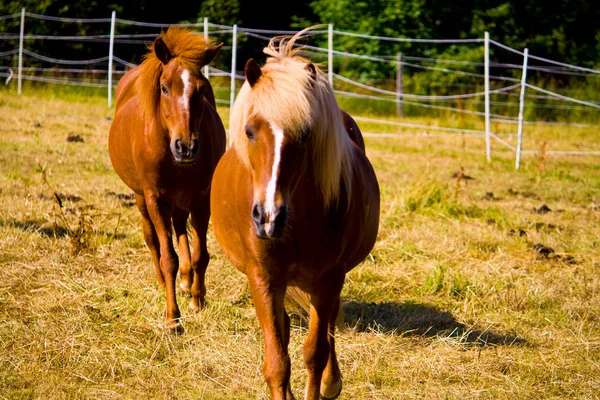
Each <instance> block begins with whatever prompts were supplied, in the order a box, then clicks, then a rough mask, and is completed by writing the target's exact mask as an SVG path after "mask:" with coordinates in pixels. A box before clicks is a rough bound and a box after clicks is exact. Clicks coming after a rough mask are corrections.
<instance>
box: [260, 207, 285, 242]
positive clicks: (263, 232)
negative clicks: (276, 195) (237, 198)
mask: <svg viewBox="0 0 600 400" xmlns="http://www.w3.org/2000/svg"><path fill="white" fill-rule="evenodd" d="M289 216H290V208H289V207H288V206H287V205H283V206H280V207H277V208H275V211H274V212H267V211H265V208H264V206H263V205H262V204H260V203H255V204H254V206H253V207H252V221H253V222H254V233H256V236H257V237H259V238H261V239H279V238H281V237H282V236H283V232H284V230H285V226H286V224H287V221H288V218H289Z"/></svg>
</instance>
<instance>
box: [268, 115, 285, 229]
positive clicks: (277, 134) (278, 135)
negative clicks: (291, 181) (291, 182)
mask: <svg viewBox="0 0 600 400" xmlns="http://www.w3.org/2000/svg"><path fill="white" fill-rule="evenodd" d="M271 132H273V136H274V138H275V147H274V149H273V151H274V153H275V154H274V155H273V168H272V169H271V179H270V180H269V184H268V185H267V194H266V197H267V198H266V199H265V214H267V216H270V217H271V218H272V217H273V216H274V215H275V189H277V177H278V176H279V164H280V163H281V145H282V143H283V130H282V129H281V128H279V127H278V126H275V125H273V124H271ZM271 218H268V217H267V221H266V223H265V228H266V229H267V230H268V229H269V227H270V225H271V223H273V222H275V221H273V220H271Z"/></svg>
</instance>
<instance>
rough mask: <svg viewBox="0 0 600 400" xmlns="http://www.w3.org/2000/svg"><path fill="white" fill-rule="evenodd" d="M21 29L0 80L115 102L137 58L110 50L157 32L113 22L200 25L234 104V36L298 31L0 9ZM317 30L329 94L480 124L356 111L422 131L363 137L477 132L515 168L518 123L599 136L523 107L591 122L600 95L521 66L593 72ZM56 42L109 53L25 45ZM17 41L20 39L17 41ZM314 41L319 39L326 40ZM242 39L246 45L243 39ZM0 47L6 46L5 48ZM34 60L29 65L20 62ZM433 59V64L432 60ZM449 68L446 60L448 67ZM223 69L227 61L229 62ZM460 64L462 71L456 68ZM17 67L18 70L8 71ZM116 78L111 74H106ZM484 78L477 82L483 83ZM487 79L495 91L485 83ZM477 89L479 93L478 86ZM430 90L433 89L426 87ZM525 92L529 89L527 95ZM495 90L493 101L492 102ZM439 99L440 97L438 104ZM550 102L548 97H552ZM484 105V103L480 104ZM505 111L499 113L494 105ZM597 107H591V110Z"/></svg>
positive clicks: (594, 128)
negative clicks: (122, 30) (418, 77)
mask: <svg viewBox="0 0 600 400" xmlns="http://www.w3.org/2000/svg"><path fill="white" fill-rule="evenodd" d="M19 18H20V24H19V27H20V31H19V33H10V32H0V40H2V41H5V43H15V48H14V49H10V50H7V51H3V52H0V77H3V78H5V83H6V84H10V82H12V81H13V80H15V79H16V80H17V85H18V90H17V91H18V93H19V94H21V93H22V81H23V80H28V81H38V82H46V83H53V84H63V85H73V86H84V87H99V88H106V89H107V103H108V106H109V107H111V106H112V98H113V91H114V88H115V87H116V84H117V81H118V78H119V77H120V76H122V75H124V74H125V73H126V72H127V70H129V69H131V68H133V67H135V66H136V63H132V62H129V61H126V59H127V58H128V57H127V55H125V54H120V55H121V57H119V56H117V55H115V44H118V45H125V46H127V45H144V46H146V45H148V43H151V41H152V40H153V39H154V38H155V37H156V36H157V34H158V32H154V31H153V32H152V33H135V34H116V33H115V30H116V29H115V28H116V27H117V26H119V25H122V26H130V27H131V26H133V27H144V28H151V29H161V28H167V27H170V26H174V25H176V26H181V27H189V28H193V29H196V30H198V31H201V32H202V33H203V34H204V36H205V37H211V38H212V37H219V38H221V37H224V35H230V38H231V46H224V47H223V48H222V51H221V52H224V51H225V52H226V51H229V52H230V60H229V65H228V67H229V68H228V70H225V69H218V68H215V67H213V66H210V67H209V66H207V67H206V68H205V69H204V74H205V75H206V77H207V78H209V79H210V78H211V77H220V78H227V79H228V80H229V83H230V85H229V88H228V90H229V96H228V97H229V100H226V99H223V98H218V99H217V102H218V103H219V104H224V105H231V104H232V103H233V102H234V101H235V96H236V93H237V90H238V89H239V88H238V85H237V81H243V80H244V79H245V78H244V76H243V74H241V73H240V71H238V68H237V53H238V50H239V48H238V38H242V37H245V38H253V39H257V40H260V41H262V43H263V44H264V42H265V41H268V40H270V39H271V38H272V37H274V36H277V35H287V34H293V33H296V32H297V31H275V30H263V29H251V28H244V27H239V26H237V25H234V26H225V25H219V24H213V23H210V22H209V20H208V18H204V20H203V22H201V23H188V24H163V23H150V22H139V21H131V20H124V19H120V18H117V17H116V13H115V12H113V13H112V14H111V17H110V18H63V17H54V16H46V15H40V14H33V13H29V12H26V11H25V9H23V10H22V11H21V13H18V14H11V15H5V16H0V21H3V20H10V19H19ZM29 20H33V21H36V20H47V21H57V22H61V23H67V24H68V23H77V24H105V25H106V27H107V29H106V31H107V33H106V34H95V35H37V34H28V33H26V30H25V27H26V21H29ZM322 27H323V28H327V29H321V30H319V29H318V28H317V29H315V30H312V31H310V32H308V34H309V35H311V36H318V35H321V36H323V35H326V37H327V40H326V42H327V47H318V46H312V45H304V51H305V52H306V53H307V54H308V55H309V56H310V57H311V58H314V59H319V60H321V61H322V62H320V64H321V65H326V69H327V75H328V78H329V81H330V83H331V84H332V86H333V87H334V91H335V93H336V96H338V98H339V99H347V100H349V101H350V100H352V99H359V100H360V101H366V102H370V103H390V104H391V105H393V106H394V107H395V109H396V114H397V116H399V117H402V116H403V114H404V111H403V110H404V109H405V107H412V108H414V109H423V110H436V111H439V112H446V113H449V114H451V115H457V116H459V118H464V116H469V117H472V118H475V120H476V121H479V123H481V122H483V128H482V129H472V128H466V127H451V126H432V125H424V124H418V123H410V122H404V121H398V120H397V119H396V120H389V119H378V118H366V117H360V116H357V117H356V119H357V120H358V121H363V122H366V123H369V126H381V127H390V126H393V127H399V128H402V130H404V129H412V130H417V131H426V132H427V133H426V134H423V133H416V134H413V133H406V132H404V131H403V132H401V133H389V132H365V133H364V134H365V136H372V137H400V136H407V135H410V136H417V137H433V136H437V135H439V134H432V133H431V131H433V132H444V133H442V134H441V135H444V136H448V135H461V136H479V137H483V138H485V145H486V158H487V160H488V161H491V160H492V158H491V143H492V140H494V141H496V142H497V143H499V144H500V145H502V146H504V147H505V148H507V149H509V150H510V151H513V152H514V153H515V168H516V169H519V166H520V161H521V155H522V154H524V153H534V152H535V150H532V149H523V148H522V146H523V127H524V126H525V125H529V126H531V125H548V126H568V127H573V128H580V129H588V130H590V132H591V133H590V134H591V135H597V134H598V132H599V130H598V128H600V125H595V124H586V123H573V122H558V121H545V120H526V119H525V112H524V110H525V105H526V104H527V105H528V106H529V107H532V108H534V109H546V110H561V111H564V112H575V111H577V112H586V113H592V115H593V116H594V117H593V118H592V119H597V117H598V114H599V113H600V111H599V109H600V102H598V101H594V100H591V99H587V98H580V97H578V95H579V93H576V95H568V94H561V93H557V92H555V91H552V90H549V89H546V88H542V87H538V86H535V85H533V84H530V83H527V72H528V71H534V72H536V73H545V74H556V75H557V76H573V77H583V78H586V79H594V78H599V79H600V70H596V69H592V68H586V67H581V66H577V65H571V64H567V63H563V62H559V61H554V60H550V59H546V58H543V57H539V56H535V55H531V54H529V51H528V49H523V51H520V50H516V49H513V48H511V47H509V46H506V45H504V44H502V43H499V42H497V41H495V40H492V39H490V38H489V35H488V34H487V32H486V34H485V36H484V37H483V38H473V39H423V38H395V37H384V36H370V35H365V34H360V33H353V32H344V31H339V30H334V29H333V26H332V25H331V24H328V25H322ZM336 37H339V38H344V37H349V38H354V39H360V40H364V41H378V42H389V43H417V44H423V45H472V46H482V45H483V50H484V51H483V60H481V61H480V62H479V61H472V60H456V59H445V58H440V59H438V58H431V57H424V56H423V55H422V54H419V55H407V54H400V53H399V54H397V55H396V56H390V55H389V54H385V55H367V54H356V53H353V52H349V51H345V50H340V49H339V47H338V49H336V48H334V47H335V45H336ZM33 40H36V41H39V40H43V41H50V42H54V41H62V42H65V41H66V42H81V43H84V44H86V43H100V44H102V43H104V44H106V45H107V55H106V56H103V57H98V58H92V59H80V60H67V59H59V58H54V57H51V56H48V55H44V54H38V53H35V52H33V51H31V50H29V49H27V43H29V42H30V41H33ZM17 42H18V43H17ZM321 42H325V40H324V39H323V40H322V41H321ZM246 45H247V44H246ZM490 46H494V48H496V49H498V50H502V51H507V52H509V53H510V54H512V55H513V56H514V55H516V56H519V57H522V59H523V63H522V64H521V65H519V64H515V63H514V62H510V63H502V62H498V61H493V60H491V59H490ZM4 47H5V48H6V46H4ZM15 58H16V61H17V66H16V67H15V66H14V61H15ZM335 60H344V61H348V60H362V61H368V62H374V63H385V64H386V65H389V66H391V67H392V68H394V69H395V70H396V79H395V80H394V83H395V90H390V89H389V86H390V82H384V83H385V85H383V86H384V87H385V88H384V87H381V85H378V84H377V82H375V83H371V84H369V83H367V82H366V81H365V80H362V81H361V82H359V81H358V80H356V79H352V78H350V77H348V76H343V75H342V74H343V71H341V70H340V71H337V72H335V71H334V65H335ZM530 60H535V61H537V62H542V63H544V64H546V65H528V64H529V62H530ZM28 64H29V65H31V66H27V65H28ZM432 64H433V65H432ZM450 66H452V67H450ZM226 67H227V66H226ZM461 67H464V68H465V69H467V70H465V69H461ZM15 69H16V71H15ZM473 69H479V70H480V69H483V71H482V72H483V73H479V72H473ZM492 70H498V71H507V70H513V73H512V75H513V76H504V75H502V74H497V73H495V74H492V73H491V71H492ZM519 70H520V71H521V77H520V78H516V77H515V76H514V75H515V73H514V72H516V71H519ZM407 71H429V72H431V73H435V74H443V75H444V74H445V76H449V77H452V78H451V79H450V80H451V81H452V82H445V83H444V82H441V81H440V82H436V81H435V80H432V81H431V82H430V88H434V87H436V85H437V86H445V88H446V90H449V89H460V90H459V91H460V93H453V94H449V93H446V94H440V95H437V94H436V95H432V94H419V93H409V92H408V90H407V88H406V86H405V85H403V79H404V75H405V74H406V73H407ZM114 77H117V79H116V80H115V79H113V78H114ZM457 77H464V78H468V79H473V80H477V82H476V83H472V82H471V83H459V82H458V81H457V79H458V78H457ZM482 81H483V82H482ZM492 86H494V88H492ZM482 87H483V90H482ZM468 88H471V89H473V90H472V91H470V92H467V93H465V92H464V90H465V89H468ZM429 92H431V90H430V91H429ZM532 92H534V93H536V94H533V93H532ZM492 97H493V100H492ZM513 98H518V101H513V100H512V99H513ZM440 103H442V104H443V103H446V105H442V104H440ZM550 103H551V104H550ZM482 106H483V107H482ZM492 106H494V107H495V111H496V112H494V113H492V112H491V107H492ZM517 107H518V112H517V113H516V115H515V112H514V111H511V110H510V109H511V108H517ZM500 111H503V112H500ZM593 113H595V114H593ZM492 123H496V124H505V125H508V126H511V125H512V126H514V125H516V126H517V128H516V132H514V131H511V132H509V133H499V132H492V125H491V124H492ZM507 137H508V138H512V137H516V138H517V143H516V144H515V145H513V144H511V143H509V142H508V141H507V140H505V139H504V138H507ZM546 153H547V154H557V155H559V154H577V155H593V156H597V155H600V151H595V149H590V150H582V151H572V150H557V151H547V152H546Z"/></svg>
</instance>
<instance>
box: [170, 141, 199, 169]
mask: <svg viewBox="0 0 600 400" xmlns="http://www.w3.org/2000/svg"><path fill="white" fill-rule="evenodd" d="M199 147H200V146H199V144H198V139H192V140H191V141H189V142H187V143H186V142H185V141H183V140H181V139H175V140H173V141H171V152H172V153H173V157H175V162H177V164H191V163H193V162H194V160H195V159H196V156H197V155H198V149H199Z"/></svg>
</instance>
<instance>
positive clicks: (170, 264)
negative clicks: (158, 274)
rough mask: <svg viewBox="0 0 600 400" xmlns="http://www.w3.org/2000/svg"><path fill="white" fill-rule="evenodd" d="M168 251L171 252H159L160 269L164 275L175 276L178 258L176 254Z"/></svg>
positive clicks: (177, 268)
mask: <svg viewBox="0 0 600 400" xmlns="http://www.w3.org/2000/svg"><path fill="white" fill-rule="evenodd" d="M165 253H166V254H165ZM169 253H171V252H161V256H160V269H161V270H162V272H163V274H164V275H165V276H175V275H177V271H178V270H179V258H178V257H177V254H169Z"/></svg>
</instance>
